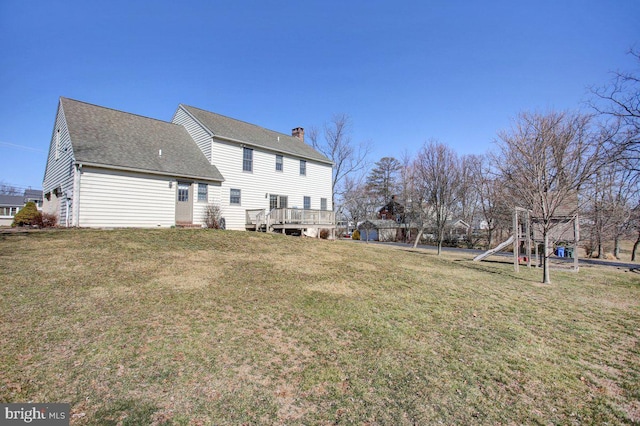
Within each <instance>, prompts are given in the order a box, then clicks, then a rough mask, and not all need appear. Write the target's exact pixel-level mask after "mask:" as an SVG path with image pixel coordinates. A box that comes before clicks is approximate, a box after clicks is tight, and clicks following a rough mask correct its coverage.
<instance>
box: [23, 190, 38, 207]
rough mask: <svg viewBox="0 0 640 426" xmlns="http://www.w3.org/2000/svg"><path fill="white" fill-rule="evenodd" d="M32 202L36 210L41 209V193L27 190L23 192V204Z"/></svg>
mask: <svg viewBox="0 0 640 426" xmlns="http://www.w3.org/2000/svg"><path fill="white" fill-rule="evenodd" d="M29 201H33V202H34V203H35V204H36V207H38V209H41V208H42V191H40V190H38V189H31V188H27V189H25V190H24V203H25V204H27V203H28V202H29Z"/></svg>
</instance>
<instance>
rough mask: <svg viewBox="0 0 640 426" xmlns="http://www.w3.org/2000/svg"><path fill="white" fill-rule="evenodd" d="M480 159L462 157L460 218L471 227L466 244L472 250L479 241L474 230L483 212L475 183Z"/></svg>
mask: <svg viewBox="0 0 640 426" xmlns="http://www.w3.org/2000/svg"><path fill="white" fill-rule="evenodd" d="M479 161H480V157H479V156H477V155H463V156H462V157H460V188H459V191H460V194H459V196H458V198H459V217H460V218H461V219H462V220H464V221H465V222H466V223H468V224H469V225H470V227H469V228H468V229H467V235H466V242H467V245H468V246H469V248H472V247H473V246H474V245H475V243H476V242H477V241H474V238H473V230H474V229H476V228H478V227H479V226H478V225H479V222H480V220H479V218H480V212H481V205H480V200H481V194H480V193H479V191H478V190H477V189H476V186H475V183H476V180H477V178H478V176H477V175H476V169H477V163H478V162H479Z"/></svg>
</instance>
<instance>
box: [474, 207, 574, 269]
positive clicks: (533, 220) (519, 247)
mask: <svg viewBox="0 0 640 426" xmlns="http://www.w3.org/2000/svg"><path fill="white" fill-rule="evenodd" d="M547 234H548V239H547V241H549V243H550V244H549V245H550V246H551V247H549V248H547V250H548V251H549V252H548V255H551V254H552V252H553V253H554V254H555V256H556V258H558V259H560V258H565V257H566V258H572V259H573V262H570V263H567V262H565V261H564V260H563V262H562V263H559V265H560V264H562V265H563V266H564V267H565V268H566V267H567V265H569V269H570V270H572V271H575V272H577V271H578V241H579V240H580V228H579V221H578V215H577V214H573V215H558V216H553V217H552V218H551V227H550V229H549V231H548V233H547ZM510 245H512V246H513V267H514V270H515V271H516V272H519V271H520V263H524V264H526V265H527V267H529V268H530V267H531V265H532V257H533V256H535V257H534V259H536V262H535V266H536V267H540V266H542V262H543V256H544V254H543V253H542V252H541V251H542V250H543V249H544V237H543V223H542V219H541V218H540V217H536V216H534V215H533V212H532V211H531V210H528V209H524V208H521V207H516V208H515V209H514V211H513V234H512V235H511V236H509V238H508V239H507V240H506V241H503V242H502V243H500V244H498V245H497V246H496V247H494V248H492V249H490V250H487V251H486V252H484V253H481V254H479V255H478V256H476V257H475V258H474V259H473V261H474V262H479V261H481V260H483V259H486V258H487V257H489V256H491V255H493V254H496V253H498V252H500V251H501V250H503V249H505V248H507V247H509V246H510ZM554 246H555V250H553V247H554ZM550 258H551V256H549V257H548V259H550Z"/></svg>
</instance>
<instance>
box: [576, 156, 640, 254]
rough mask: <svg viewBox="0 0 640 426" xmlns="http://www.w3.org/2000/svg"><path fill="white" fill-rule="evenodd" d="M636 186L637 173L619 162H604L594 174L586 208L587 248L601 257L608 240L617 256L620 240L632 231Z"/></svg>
mask: <svg viewBox="0 0 640 426" xmlns="http://www.w3.org/2000/svg"><path fill="white" fill-rule="evenodd" d="M638 185H639V178H638V174H637V173H636V172H634V171H633V170H630V169H628V168H625V167H623V166H621V164H620V163H618V162H616V163H608V164H606V165H605V166H603V167H602V168H601V169H600V170H598V172H597V173H596V174H595V176H594V178H593V180H592V182H591V183H590V185H589V192H590V194H589V202H588V205H587V207H586V209H585V211H586V213H587V215H586V217H587V218H588V219H589V220H588V226H587V229H588V231H589V240H590V251H592V252H595V253H596V255H597V257H599V258H602V257H604V254H605V251H606V249H605V245H606V244H608V243H610V244H611V245H612V247H613V253H614V256H615V257H616V258H619V257H620V240H621V239H623V238H624V237H629V236H630V235H631V232H632V230H633V223H632V214H633V208H634V207H635V204H636V203H637V196H638V192H639V190H640V188H639V187H638ZM588 254H589V253H588Z"/></svg>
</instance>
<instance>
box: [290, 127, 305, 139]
mask: <svg viewBox="0 0 640 426" xmlns="http://www.w3.org/2000/svg"><path fill="white" fill-rule="evenodd" d="M291 136H293V137H296V138H298V139H300V140H301V141H302V142H304V129H303V128H302V127H296V128H295V129H293V130H291Z"/></svg>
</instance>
